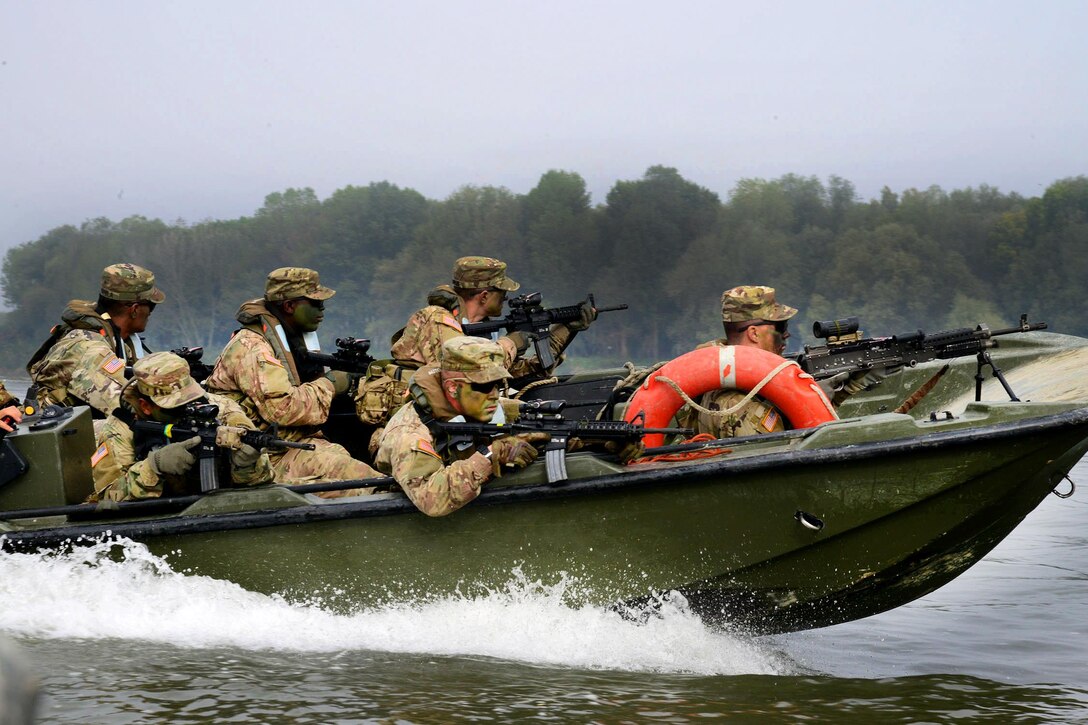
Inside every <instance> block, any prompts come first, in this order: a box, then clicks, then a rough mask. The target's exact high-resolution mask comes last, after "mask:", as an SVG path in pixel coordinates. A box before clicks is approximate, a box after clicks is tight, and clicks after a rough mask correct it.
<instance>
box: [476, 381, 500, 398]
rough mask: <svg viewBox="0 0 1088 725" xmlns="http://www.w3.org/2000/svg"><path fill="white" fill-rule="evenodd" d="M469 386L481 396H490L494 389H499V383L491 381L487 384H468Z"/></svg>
mask: <svg viewBox="0 0 1088 725" xmlns="http://www.w3.org/2000/svg"><path fill="white" fill-rule="evenodd" d="M469 386H470V387H471V388H472V389H473V390H475V391H476V392H477V393H480V394H481V395H491V393H492V392H494V390H495V388H497V387H499V381H498V380H492V381H491V382H489V383H469Z"/></svg>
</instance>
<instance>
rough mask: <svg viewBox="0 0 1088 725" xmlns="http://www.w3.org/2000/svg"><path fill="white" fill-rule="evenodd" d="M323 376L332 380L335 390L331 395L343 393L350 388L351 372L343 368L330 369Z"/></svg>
mask: <svg viewBox="0 0 1088 725" xmlns="http://www.w3.org/2000/svg"><path fill="white" fill-rule="evenodd" d="M325 377H326V378H328V379H329V380H331V381H332V384H333V387H334V388H335V392H334V393H333V395H343V394H344V393H346V392H348V390H350V389H351V374H350V373H346V372H344V371H343V370H330V371H329V372H327V373H325Z"/></svg>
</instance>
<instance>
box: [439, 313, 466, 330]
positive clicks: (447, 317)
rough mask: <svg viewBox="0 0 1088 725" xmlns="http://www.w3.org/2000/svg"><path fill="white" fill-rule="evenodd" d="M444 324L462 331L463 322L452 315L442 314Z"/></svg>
mask: <svg viewBox="0 0 1088 725" xmlns="http://www.w3.org/2000/svg"><path fill="white" fill-rule="evenodd" d="M442 324H443V325H446V326H447V327H452V328H453V329H455V330H457V331H458V332H461V323H460V322H458V321H457V320H456V319H455V318H453V317H451V316H450V315H442Z"/></svg>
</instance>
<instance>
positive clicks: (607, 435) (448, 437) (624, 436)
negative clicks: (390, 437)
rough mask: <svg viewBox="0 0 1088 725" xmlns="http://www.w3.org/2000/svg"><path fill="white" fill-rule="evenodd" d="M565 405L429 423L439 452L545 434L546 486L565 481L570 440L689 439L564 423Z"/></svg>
mask: <svg viewBox="0 0 1088 725" xmlns="http://www.w3.org/2000/svg"><path fill="white" fill-rule="evenodd" d="M565 405H566V402H565V401H562V400H540V401H532V402H528V403H522V407H521V412H520V414H519V415H518V419H517V420H515V421H510V422H507V423H467V422H464V423H453V422H446V421H437V420H436V421H431V422H430V423H429V424H428V425H429V427H431V430H432V431H433V432H436V433H437V435H436V436H435V438H436V446H435V447H436V448H437V449H438V450H439V451H443V450H446V449H447V448H451V447H452V448H453V449H455V450H460V451H463V450H466V449H467V448H469V447H470V446H473V445H476V444H477V443H478V442H479V441H481V440H484V441H487V440H490V439H492V438H501V437H502V436H508V435H516V434H518V433H536V432H542V433H548V434H549V435H550V436H551V439H550V440H549V441H548V442H547V444H545V446H544V466H545V469H546V470H547V472H548V483H558V482H561V481H566V480H567V459H566V454H567V443H568V441H570V439H571V438H579V439H581V440H589V441H604V442H610V441H615V442H617V443H636V442H638V441H639V440H641V439H642V436H644V435H646V434H648V433H665V434H668V433H679V434H682V435H687V436H690V435H691V434H692V433H693V432H694V431H692V430H691V429H690V428H646V427H645V426H643V425H641V424H639V423H629V422H626V421H620V420H566V419H565V418H563V416H561V415H560V414H559V413H560V412H561V411H562V410H563V407H564V406H565Z"/></svg>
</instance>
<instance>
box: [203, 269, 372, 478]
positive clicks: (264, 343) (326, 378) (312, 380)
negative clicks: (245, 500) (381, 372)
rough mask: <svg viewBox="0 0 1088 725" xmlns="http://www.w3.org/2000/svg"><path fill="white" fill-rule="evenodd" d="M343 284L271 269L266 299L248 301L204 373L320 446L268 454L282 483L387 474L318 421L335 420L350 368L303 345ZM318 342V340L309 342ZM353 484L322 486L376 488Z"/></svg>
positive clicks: (261, 419) (217, 386)
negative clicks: (320, 361) (310, 353)
mask: <svg viewBox="0 0 1088 725" xmlns="http://www.w3.org/2000/svg"><path fill="white" fill-rule="evenodd" d="M334 294H336V292H335V291H334V290H332V289H329V288H328V287H325V286H323V285H322V284H321V282H320V279H319V277H318V274H317V272H315V271H314V270H312V269H305V268H302V267H282V268H280V269H276V270H273V271H272V272H271V273H270V274H269V275H268V281H267V282H266V284H265V294H264V298H263V299H256V300H250V301H249V302H245V303H243V304H242V306H241V308H239V310H238V315H237V319H238V321H239V322H240V323H242V327H241V329H239V330H238V331H237V332H236V333H234V337H232V338H231V340H230V342H228V343H227V346H226V348H225V349H224V350H223V353H222V354H221V355H220V356H219V359H218V360H217V361H216V363H215V369H214V370H213V371H212V374H211V376H210V377H209V378H208V379H207V381H205V385H206V386H207V387H208V390H211V391H214V392H217V393H221V394H222V395H225V396H227V397H229V398H231V399H233V400H235V401H237V402H238V403H239V404H241V406H242V408H243V410H244V411H245V412H246V414H247V415H248V416H249V417H250V418H251V419H252V420H253V421H254V423H256V424H257V426H258V427H259V428H260V429H262V430H266V429H268V428H269V427H271V426H273V425H276V426H279V435H280V436H281V437H282V438H285V439H287V440H290V441H296V442H301V443H312V444H314V445H315V446H317V449H316V450H313V451H306V450H301V449H295V448H292V449H289V450H287V451H279V450H277V451H273V452H271V453H270V454H269V455H270V457H271V460H272V467H273V470H274V472H275V476H276V481H277V482H279V483H313V482H317V481H344V480H354V479H362V478H375V477H378V476H380V475H381V474H380V473H378V472H377V471H375V470H374V469H373V468H371V467H370V466H368V465H366V464H365V463H363V462H362V461H359V460H356V459H354V458H352V457H351V455H350V454H348V452H347V450H345V449H344V447H343V446H340V445H337V444H335V443H332V442H330V441H329V440H327V439H326V438H325V436H324V434H322V432H321V430H320V428H319V426H321V425H322V424H323V423H325V422H326V420H328V417H329V407H330V406H331V404H332V399H333V396H335V395H342V394H344V393H346V392H347V391H348V388H349V387H350V384H351V376H350V375H349V374H348V373H345V372H343V371H340V370H333V371H330V372H328V373H324V368H323V367H321V366H320V365H317V366H314V365H310V364H306V363H305V362H303V361H301V360H300V359H299V358H298V357H296V354H295V353H296V352H297V351H300V350H305V349H308V347H307V343H308V342H309V343H310V344H311V345H313V344H314V343H316V332H317V328H318V326H319V325H320V324H321V321H322V319H324V316H325V313H324V310H325V301H326V300H328V299H329V298H330V297H332V296H333V295H334ZM310 349H312V348H310ZM369 492H370V489H351V490H349V491H335V492H327V493H324V494H321V495H323V496H325V497H328V498H335V497H338V496H352V495H359V494H360V493H369Z"/></svg>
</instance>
